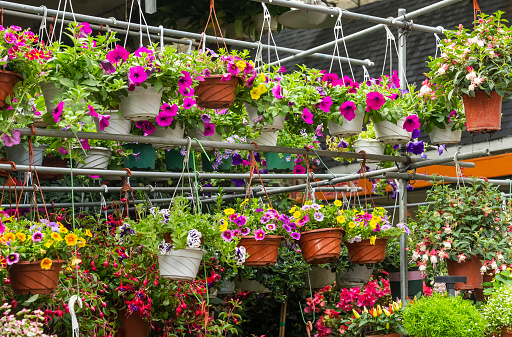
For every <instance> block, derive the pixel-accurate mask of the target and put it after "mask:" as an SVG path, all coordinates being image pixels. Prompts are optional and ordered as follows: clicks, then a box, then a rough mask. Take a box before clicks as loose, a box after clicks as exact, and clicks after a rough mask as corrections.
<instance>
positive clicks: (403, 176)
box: [382, 173, 512, 186]
mask: <svg viewBox="0 0 512 337" xmlns="http://www.w3.org/2000/svg"><path fill="white" fill-rule="evenodd" d="M382 175H383V176H384V177H385V178H390V179H407V180H423V181H436V182H446V183H457V182H465V183H472V182H473V178H468V177H461V178H457V177H445V176H436V175H425V174H418V173H383V174H382ZM476 180H477V181H486V180H485V179H476ZM488 181H489V183H491V184H494V185H505V186H510V185H511V184H512V180H503V179H488Z"/></svg>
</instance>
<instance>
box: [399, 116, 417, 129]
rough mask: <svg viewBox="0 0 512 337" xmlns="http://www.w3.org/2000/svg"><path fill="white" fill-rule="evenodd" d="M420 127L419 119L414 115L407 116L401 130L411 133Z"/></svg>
mask: <svg viewBox="0 0 512 337" xmlns="http://www.w3.org/2000/svg"><path fill="white" fill-rule="evenodd" d="M420 126H421V123H420V119H419V117H418V116H416V115H411V116H407V118H406V119H405V122H404V126H403V128H404V129H405V130H406V131H407V132H413V131H414V130H416V129H419V128H420Z"/></svg>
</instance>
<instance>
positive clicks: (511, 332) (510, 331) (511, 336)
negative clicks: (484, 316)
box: [501, 326, 512, 337]
mask: <svg viewBox="0 0 512 337" xmlns="http://www.w3.org/2000/svg"><path fill="white" fill-rule="evenodd" d="M501 337H512V327H509V326H504V327H503V330H501Z"/></svg>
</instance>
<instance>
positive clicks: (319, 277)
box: [305, 267, 336, 289]
mask: <svg viewBox="0 0 512 337" xmlns="http://www.w3.org/2000/svg"><path fill="white" fill-rule="evenodd" d="M305 281H306V287H307V286H309V285H310V284H311V289H321V288H324V287H326V286H332V285H333V284H334V282H336V273H335V272H333V271H331V270H330V269H325V268H320V267H313V269H311V271H310V272H309V280H308V279H306V280H305Z"/></svg>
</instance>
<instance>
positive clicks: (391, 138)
mask: <svg viewBox="0 0 512 337" xmlns="http://www.w3.org/2000/svg"><path fill="white" fill-rule="evenodd" d="M405 119H406V117H402V118H400V119H399V120H398V121H397V123H396V124H393V123H391V122H389V121H380V122H379V123H375V124H374V125H375V136H377V140H379V141H381V142H383V143H384V144H406V143H408V142H409V141H410V140H411V136H412V132H407V130H405V129H404V128H403V125H404V123H405Z"/></svg>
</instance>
